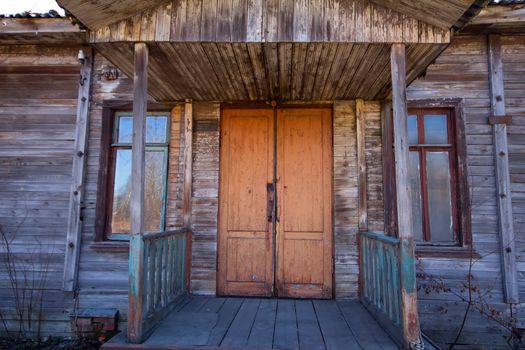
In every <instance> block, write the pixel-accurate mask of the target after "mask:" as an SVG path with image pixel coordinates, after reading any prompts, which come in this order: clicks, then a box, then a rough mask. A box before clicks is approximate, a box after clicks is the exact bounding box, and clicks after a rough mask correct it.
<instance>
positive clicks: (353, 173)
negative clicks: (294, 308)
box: [333, 101, 359, 298]
mask: <svg viewBox="0 0 525 350" xmlns="http://www.w3.org/2000/svg"><path fill="white" fill-rule="evenodd" d="M356 127H357V124H356V114H355V102H354V101H339V102H336V103H335V104H334V116H333V128H334V130H333V138H334V199H333V200H334V252H335V256H334V264H335V266H334V277H335V295H336V297H338V298H339V297H340V298H357V293H358V279H359V263H358V254H359V253H358V249H357V232H358V230H359V213H358V205H359V198H358V197H359V196H358V180H357V174H358V169H357V139H356Z"/></svg>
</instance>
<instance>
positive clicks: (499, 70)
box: [488, 35, 519, 304]
mask: <svg viewBox="0 0 525 350" xmlns="http://www.w3.org/2000/svg"><path fill="white" fill-rule="evenodd" d="M488 56H489V69H490V72H489V77H490V100H491V108H492V116H494V117H504V116H506V111H505V86H504V83H503V63H502V61H501V40H500V36H499V35H489V37H488ZM493 133H494V156H495V160H496V161H495V164H496V195H497V205H498V230H499V237H500V249H501V266H502V275H503V287H504V291H505V300H506V301H507V303H512V304H514V303H519V292H518V275H517V270H516V268H517V267H516V250H515V244H514V240H515V236H514V227H513V217H512V197H511V187H510V172H509V149H508V145H507V125H506V124H505V123H497V124H494V125H493Z"/></svg>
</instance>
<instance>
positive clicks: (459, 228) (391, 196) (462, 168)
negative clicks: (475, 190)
mask: <svg viewBox="0 0 525 350" xmlns="http://www.w3.org/2000/svg"><path fill="white" fill-rule="evenodd" d="M407 109H408V110H410V111H412V110H414V109H422V110H429V109H430V110H436V109H448V110H449V113H450V120H451V121H452V123H451V125H449V128H450V127H452V135H451V134H450V133H449V137H451V136H453V140H454V143H455V156H454V157H451V161H454V162H455V163H456V168H455V183H454V186H453V188H454V191H455V192H456V196H455V197H456V198H455V200H452V205H453V206H455V212H456V229H455V232H456V234H457V236H458V239H457V245H450V244H447V245H443V244H436V243H431V242H428V243H427V242H425V243H423V244H421V243H418V244H417V245H416V253H417V255H418V256H436V257H457V258H469V257H471V256H472V254H474V255H477V253H476V252H474V251H473V250H472V249H471V248H472V230H471V227H472V225H471V220H472V218H471V200H470V190H469V183H468V166H467V143H466V133H465V126H466V120H465V114H464V111H463V100H462V99H461V98H445V99H422V100H408V101H407ZM407 112H408V111H407ZM382 113H383V115H382V117H383V120H382V130H383V136H382V139H383V176H384V186H385V187H388V188H389V190H388V191H386V192H385V198H384V200H385V202H387V201H388V202H389V203H391V204H390V205H385V211H384V214H385V231H386V232H387V234H389V235H392V236H398V232H397V230H398V225H397V205H396V193H397V192H396V187H395V183H396V181H395V159H394V145H393V126H392V124H393V119H392V110H391V104H389V103H384V104H383V112H382ZM408 115H409V114H408V113H407V116H408ZM451 176H452V174H451ZM387 192H388V193H387Z"/></svg>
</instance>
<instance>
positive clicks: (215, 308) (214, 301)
mask: <svg viewBox="0 0 525 350" xmlns="http://www.w3.org/2000/svg"><path fill="white" fill-rule="evenodd" d="M225 301H226V298H210V299H209V300H208V301H207V302H206V304H204V306H203V307H202V308H201V312H213V313H217V312H219V310H220V309H221V307H222V306H223V305H224V302H225Z"/></svg>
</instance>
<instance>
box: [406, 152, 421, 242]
mask: <svg viewBox="0 0 525 350" xmlns="http://www.w3.org/2000/svg"><path fill="white" fill-rule="evenodd" d="M408 176H409V180H410V189H411V192H412V217H413V219H412V230H413V231H414V238H415V240H416V241H422V240H423V221H422V220H423V215H422V209H421V176H420V170H419V152H410V154H409V169H408Z"/></svg>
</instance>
